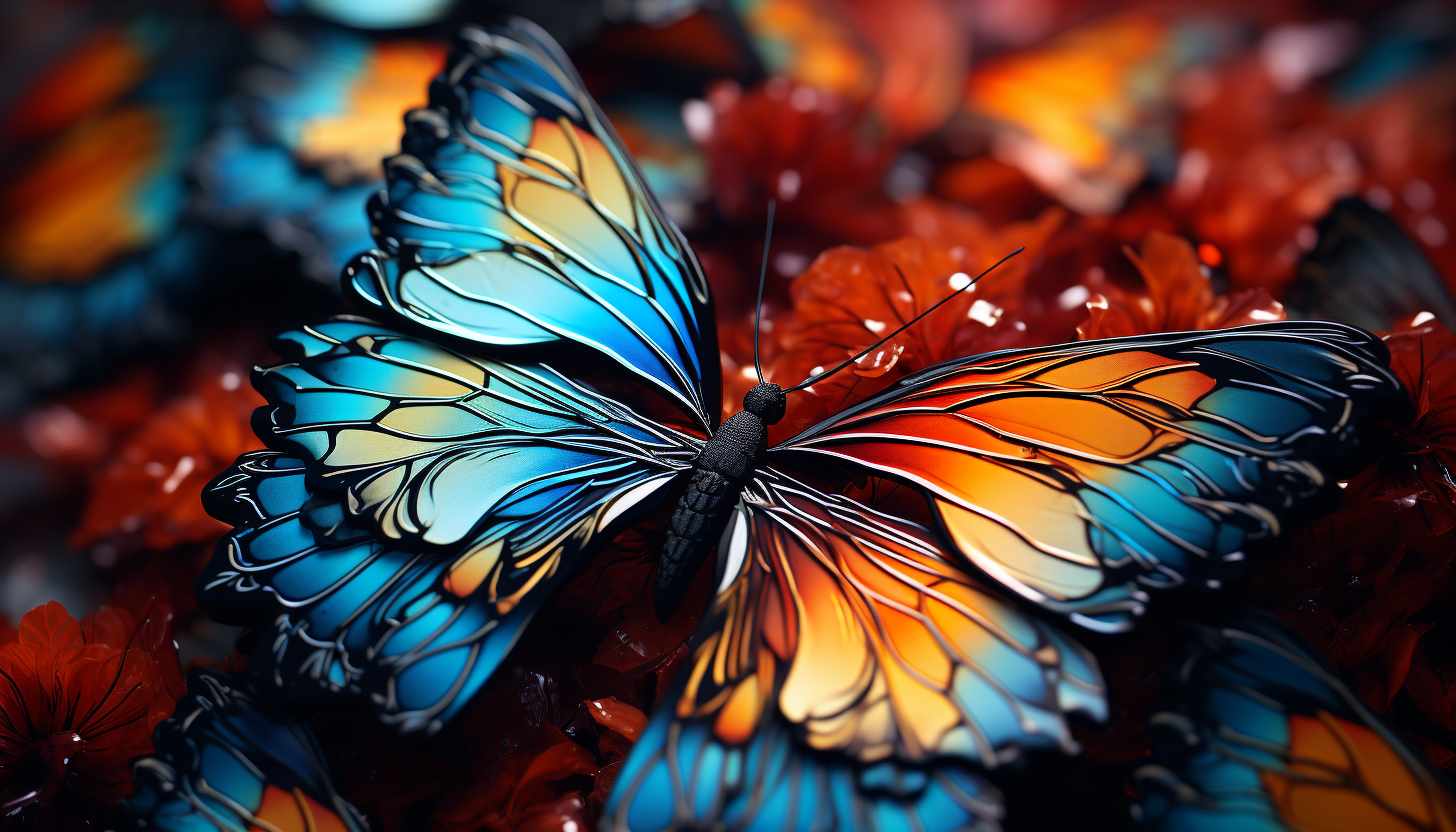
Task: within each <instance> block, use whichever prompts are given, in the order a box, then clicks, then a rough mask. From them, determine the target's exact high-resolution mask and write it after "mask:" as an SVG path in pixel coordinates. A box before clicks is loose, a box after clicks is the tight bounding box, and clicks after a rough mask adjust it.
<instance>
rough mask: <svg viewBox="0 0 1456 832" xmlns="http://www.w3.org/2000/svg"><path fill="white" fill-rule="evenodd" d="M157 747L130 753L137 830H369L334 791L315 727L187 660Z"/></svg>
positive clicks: (129, 804)
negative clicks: (183, 688) (183, 687)
mask: <svg viewBox="0 0 1456 832" xmlns="http://www.w3.org/2000/svg"><path fill="white" fill-rule="evenodd" d="M153 746H154V748H155V751H154V753H152V754H149V755H147V756H145V757H140V758H138V759H137V760H135V761H133V763H132V771H133V773H134V775H135V777H136V789H135V791H134V792H133V793H132V796H131V797H129V798H127V800H126V801H125V802H124V803H123V804H122V814H123V815H124V816H125V817H126V818H127V819H128V820H129V821H131V826H130V827H128V828H134V829H138V830H142V829H147V830H151V829H159V830H163V832H253V830H257V829H300V830H303V829H306V830H310V832H366V830H367V829H368V825H367V824H366V823H365V822H364V819H363V817H362V816H361V815H360V814H359V812H358V810H357V809H355V808H354V807H353V806H351V805H349V803H348V802H347V801H345V800H344V799H343V798H342V797H340V796H339V795H338V793H337V792H335V791H334V786H333V783H332V782H331V781H330V779H329V774H328V769H327V766H326V765H325V763H324V755H323V752H322V751H321V750H320V749H319V747H318V743H317V742H316V741H315V740H314V738H313V734H312V733H311V732H310V731H309V730H308V728H307V727H306V726H305V725H303V724H302V723H300V722H298V721H296V720H294V719H291V718H290V717H288V716H287V715H285V714H284V713H282V712H281V711H279V710H278V709H277V708H275V707H273V706H272V705H270V704H269V703H268V702H266V701H265V700H263V699H260V698H259V697H258V696H257V694H256V693H255V692H254V691H253V689H252V687H251V686H250V685H248V684H247V683H246V682H245V681H243V680H240V679H234V678H231V677H229V676H226V675H224V674H221V673H215V672H212V671H209V670H194V671H193V672H192V675H191V676H190V677H189V678H188V680H187V695H186V696H184V697H182V699H180V700H178V702H177V710H176V712H175V714H174V715H173V716H172V717H171V718H170V719H168V720H166V721H165V722H163V723H162V724H160V725H158V726H157V730H156V732H155V734H154V737H153Z"/></svg>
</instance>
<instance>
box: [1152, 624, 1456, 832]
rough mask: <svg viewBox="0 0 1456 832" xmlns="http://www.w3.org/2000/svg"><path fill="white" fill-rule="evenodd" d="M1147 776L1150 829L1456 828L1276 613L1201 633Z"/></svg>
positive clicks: (1451, 815) (1402, 752)
mask: <svg viewBox="0 0 1456 832" xmlns="http://www.w3.org/2000/svg"><path fill="white" fill-rule="evenodd" d="M1192 630H1193V634H1192V638H1190V639H1189V643H1188V644H1187V646H1186V647H1185V648H1184V650H1183V652H1182V653H1181V655H1180V656H1178V657H1177V658H1176V659H1175V661H1174V663H1173V665H1172V669H1171V671H1170V678H1169V679H1168V681H1167V683H1166V690H1165V692H1164V694H1165V699H1166V700H1167V701H1168V704H1169V707H1168V708H1167V710H1164V711H1162V712H1160V713H1158V714H1156V715H1154V716H1153V718H1152V720H1151V722H1150V728H1151V729H1152V733H1153V740H1154V741H1153V755H1152V759H1151V761H1150V762H1149V763H1147V764H1146V765H1144V766H1142V767H1141V768H1140V769H1139V770H1138V771H1137V773H1136V779H1137V781H1138V783H1139V786H1140V789H1141V791H1142V792H1143V797H1142V800H1141V802H1140V804H1139V805H1138V811H1137V815H1139V816H1140V821H1141V823H1140V828H1144V829H1149V830H1156V832H1235V831H1236V830H1237V832H1244V830H1248V831H1249V832H1294V830H1305V829H1320V830H1325V832H1360V831H1361V830H1373V829H1391V830H1395V829H1399V830H1407V832H1436V830H1447V829H1453V828H1456V799H1453V797H1452V794H1451V793H1450V791H1449V785H1447V784H1444V783H1442V782H1441V777H1440V775H1439V774H1438V773H1435V772H1433V771H1431V770H1430V769H1429V768H1428V767H1427V766H1426V764H1425V762H1424V761H1423V759H1422V756H1423V755H1420V754H1419V753H1417V752H1415V751H1413V750H1411V749H1410V748H1408V747H1407V746H1406V745H1405V744H1404V742H1402V741H1401V739H1400V737H1398V736H1397V735H1396V734H1395V733H1394V732H1393V731H1391V730H1390V728H1388V727H1387V726H1385V725H1384V724H1382V723H1381V721H1380V720H1379V719H1378V718H1377V717H1376V716H1375V715H1374V714H1372V713H1371V712H1370V711H1369V710H1368V709H1366V707H1365V706H1364V705H1363V704H1362V703H1361V702H1360V700H1359V699H1358V698H1356V697H1355V695H1354V694H1352V693H1351V692H1350V690H1349V689H1348V688H1347V687H1345V685H1344V684H1342V683H1341V682H1340V680H1339V679H1338V678H1337V677H1336V676H1335V675H1334V674H1333V673H1332V672H1331V671H1330V669H1329V668H1328V667H1327V666H1325V664H1324V662H1322V661H1320V660H1319V659H1318V658H1317V657H1315V656H1314V655H1313V654H1312V653H1311V652H1310V651H1309V649H1308V647H1306V646H1305V645H1304V644H1303V643H1302V642H1301V640H1300V639H1299V637H1298V636H1297V635H1295V634H1294V633H1293V631H1291V630H1290V629H1289V628H1288V627H1287V626H1285V625H1284V624H1283V623H1282V622H1280V621H1279V620H1278V619H1276V618H1274V617H1273V616H1270V615H1268V614H1266V613H1259V612H1249V613H1245V614H1244V615H1243V616H1241V617H1239V618H1238V619H1235V620H1234V621H1233V622H1232V623H1230V624H1229V625H1226V626H1222V627H1207V626H1197V627H1193V628H1192Z"/></svg>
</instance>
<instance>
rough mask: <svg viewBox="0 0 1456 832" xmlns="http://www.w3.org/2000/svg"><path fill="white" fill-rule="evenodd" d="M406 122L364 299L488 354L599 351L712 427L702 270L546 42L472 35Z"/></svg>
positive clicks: (376, 205) (375, 213)
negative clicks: (518, 349) (555, 347)
mask: <svg viewBox="0 0 1456 832" xmlns="http://www.w3.org/2000/svg"><path fill="white" fill-rule="evenodd" d="M406 122H407V133H406V135H405V139H404V145H403V150H404V152H403V153H402V154H401V155H399V156H396V157H394V158H392V159H390V160H388V162H387V163H386V166H385V167H386V173H387V176H388V180H389V185H388V188H387V190H385V191H383V192H381V194H380V195H379V196H378V198H377V199H375V200H373V201H371V203H370V206H369V215H370V220H371V222H372V223H373V225H374V227H375V238H376V240H377V241H378V243H379V245H380V247H381V248H382V249H384V252H385V253H386V254H387V255H388V256H387V257H384V258H381V257H379V256H377V255H366V256H365V257H363V258H362V259H361V260H359V261H357V262H356V263H354V264H353V265H351V266H350V267H349V268H347V269H346V270H345V283H346V285H347V286H348V287H350V288H351V289H352V291H353V293H354V294H355V295H357V296H358V297H359V298H360V299H362V300H363V301H364V302H365V303H368V304H371V305H373V306H376V307H379V308H381V309H386V310H389V311H390V312H392V313H393V314H395V315H397V316H400V317H403V318H405V319H408V320H410V321H413V322H414V323H416V324H420V325H423V326H426V327H429V328H431V329H434V330H436V331H439V332H444V333H448V334H450V335H453V336H457V337H460V338H464V339H467V340H469V341H473V342H477V343H482V344H490V345H493V346H515V345H525V344H550V343H557V342H574V343H577V344H582V345H585V346H587V347H590V348H592V349H594V350H596V351H598V352H600V353H603V354H605V355H607V356H609V357H610V358H611V359H613V360H615V361H616V362H617V363H618V364H620V365H621V366H622V367H623V368H625V369H627V370H629V371H630V372H632V373H635V374H637V375H638V376H640V377H641V378H642V379H643V380H644V381H646V382H648V383H650V384H651V385H653V386H654V387H655V388H657V389H658V390H659V391H661V392H663V393H664V394H666V395H667V396H668V397H669V398H670V399H672V400H673V401H675V402H676V403H678V404H679V405H680V406H681V407H683V408H684V409H685V410H686V411H687V412H688V413H690V414H692V415H694V416H695V417H696V418H697V419H698V421H699V422H700V423H701V425H702V426H703V427H705V428H706V427H708V426H710V425H712V424H714V423H715V418H714V417H715V416H716V414H717V413H718V400H717V399H718V395H719V394H718V352H717V343H716V334H715V332H714V330H713V320H712V312H711V309H710V308H709V295H708V288H707V282H706V281H705V280H704V278H703V274H702V270H701V269H700V268H699V266H698V263H697V261H696V259H695V258H694V256H693V253H692V250H691V249H690V248H689V247H688V245H687V242H686V241H685V240H684V239H683V237H682V234H681V233H680V232H679V231H678V230H677V229H676V228H675V227H674V226H673V224H672V222H671V221H670V220H668V219H667V217H666V216H665V215H664V214H663V212H662V210H661V208H660V207H659V206H658V204H657V201H656V200H655V199H654V198H653V197H652V195H651V194H650V192H649V191H648V190H647V187H646V185H645V184H644V182H643V178H642V174H641V172H640V171H639V170H638V168H637V166H636V164H635V163H634V162H633V161H632V158H631V156H630V155H629V154H628V153H627V151H626V149H625V148H624V147H623V146H622V144H621V142H620V140H619V139H618V138H617V136H616V133H615V132H614V131H613V130H612V128H611V126H610V125H609V124H608V123H607V121H606V118H605V117H604V116H603V115H602V114H601V111H600V109H598V108H597V106H596V104H595V103H594V102H593V101H592V99H591V97H590V96H589V95H587V93H586V91H585V90H584V89H583V87H582V83H581V79H580V78H579V77H577V75H576V72H575V70H574V69H572V68H571V64H570V62H569V61H568V60H567V58H566V56H565V55H564V53H562V52H561V50H560V48H559V47H558V46H557V45H556V44H555V43H554V42H553V41H552V40H551V39H550V37H549V36H548V35H546V34H545V32H543V31H542V30H541V29H539V28H538V27H536V26H535V25H534V24H531V23H529V22H526V21H516V22H514V23H512V24H511V25H510V26H509V27H505V28H498V29H493V30H491V31H485V30H481V29H475V28H468V29H466V30H465V31H464V32H463V33H462V34H461V36H460V38H459V39H458V41H457V43H456V46H455V52H454V54H453V56H452V57H451V59H450V61H449V62H448V63H447V69H446V72H445V74H444V75H442V76H440V78H439V79H437V80H436V81H435V83H434V85H433V86H432V87H431V91H430V107H429V108H427V109H422V110H415V111H413V112H412V113H410V114H409V115H408V116H407V117H406Z"/></svg>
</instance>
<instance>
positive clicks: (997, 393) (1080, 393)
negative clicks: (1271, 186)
mask: <svg viewBox="0 0 1456 832" xmlns="http://www.w3.org/2000/svg"><path fill="white" fill-rule="evenodd" d="M1387 361H1388V355H1387V353H1386V351H1385V347H1384V345H1383V344H1382V343H1381V342H1380V341H1379V340H1378V339H1376V338H1375V337H1374V336H1371V335H1369V334H1368V333H1365V332H1361V331H1359V330H1355V329H1351V328H1348V327H1343V326H1340V325H1338V324H1317V323H1281V324H1270V325H1260V326H1251V327H1240V328H1237V329H1230V330H1221V331H1218V332H1211V333H1192V334H1187V333H1185V334H1172V335H1155V336H1144V337H1136V338H1123V339H1115V340H1107V341H1090V342H1085V343H1080V344H1071V345H1067V346H1060V347H1051V348H1046V349H1036V350H1025V351H1016V352H1006V353H993V354H990V355H986V356H980V357H977V358H972V359H967V360H965V361H959V362H953V363H949V364H943V365H940V366H938V367H935V368H932V369H930V370H927V371H925V372H923V373H920V374H918V375H916V376H912V377H910V378H907V379H905V380H904V381H903V382H901V383H899V384H897V385H896V386H895V387H893V388H891V389H890V390H888V391H886V392H885V393H884V394H881V395H880V396H877V397H875V398H874V399H871V400H870V401H867V402H865V403H864V404H862V405H860V406H859V407H856V408H854V409H852V410H850V411H848V412H846V413H843V414H841V415H839V416H836V417H834V418H832V419H830V420H829V421H827V422H824V423H822V424H820V425H818V426H816V427H813V428H811V429H809V430H808V431H806V432H804V433H803V434H801V435H799V436H797V437H795V438H794V439H792V440H790V441H789V442H786V443H784V444H783V445H782V446H780V447H779V448H777V449H775V453H773V454H771V458H773V457H777V458H779V459H775V460H773V461H776V462H777V461H783V462H788V461H790V460H788V459H783V457H784V456H785V452H789V451H792V452H808V453H812V454H820V455H825V456H828V457H832V458H833V459H836V460H840V461H843V462H847V463H852V464H854V465H856V466H860V465H862V466H866V467H868V468H869V469H871V470H873V471H875V472H876V473H878V474H881V475H885V476H889V477H891V478H895V479H899V480H902V481H906V482H909V483H911V484H913V485H915V486H917V487H919V488H920V489H922V490H923V491H924V492H925V493H926V494H927V496H928V497H929V498H930V500H931V503H932V505H933V507H934V509H935V511H936V513H937V515H938V517H939V520H940V522H941V524H942V526H943V528H944V531H945V532H946V536H947V537H948V538H949V540H950V541H952V542H953V543H954V548H955V549H956V550H957V551H959V552H960V554H961V555H963V556H964V557H965V558H967V559H968V560H969V561H970V562H971V563H974V564H975V565H976V566H977V567H979V568H980V569H981V570H983V571H984V572H985V573H986V574H988V575H990V576H992V577H993V578H995V579H996V580H998V581H1000V582H1001V583H1002V584H1004V585H1005V586H1007V587H1008V588H1010V589H1012V590H1015V591H1016V592H1018V593H1020V594H1021V595H1023V596H1025V597H1027V598H1030V599H1031V600H1033V601H1035V602H1037V603H1039V604H1041V605H1043V606H1045V607H1048V608H1050V609H1053V610H1057V611H1059V612H1063V613H1066V614H1069V615H1071V616H1072V617H1073V618H1074V620H1076V621H1077V622H1079V623H1081V624H1082V625H1084V626H1088V627H1091V628H1093V629H1098V630H1119V629H1125V628H1127V627H1129V626H1130V625H1131V621H1132V616H1133V615H1135V614H1137V613H1139V612H1141V611H1142V609H1143V605H1144V604H1145V602H1146V601H1147V598H1148V596H1147V594H1146V593H1145V592H1144V589H1146V588H1167V587H1175V586H1179V585H1183V584H1189V583H1191V584H1195V585H1202V586H1209V587H1216V586H1218V585H1219V584H1220V583H1221V582H1222V581H1224V580H1227V579H1228V578H1229V577H1230V576H1232V575H1234V574H1236V572H1237V571H1238V568H1239V565H1240V564H1239V561H1242V560H1243V559H1244V557H1245V555H1246V550H1247V549H1248V547H1251V546H1254V545H1257V544H1259V543H1261V542H1264V541H1268V540H1270V539H1273V538H1275V537H1276V536H1278V535H1279V534H1280V533H1281V532H1283V531H1284V530H1285V528H1286V527H1287V526H1288V524H1289V523H1290V521H1291V520H1294V519H1297V518H1299V517H1301V516H1306V515H1308V514H1309V513H1310V512H1311V511H1315V510H1318V509H1319V508H1322V507H1323V506H1324V504H1325V503H1326V502H1327V501H1328V500H1329V499H1331V498H1332V497H1333V495H1334V494H1336V493H1337V490H1336V487H1335V478H1336V476H1338V475H1339V474H1341V473H1350V472H1353V471H1354V470H1358V467H1359V466H1360V465H1362V464H1363V463H1364V462H1365V461H1366V460H1367V459H1368V458H1369V456H1370V447H1369V432H1368V431H1364V430H1362V429H1361V428H1362V425H1364V424H1365V423H1367V422H1370V421H1372V420H1373V419H1376V418H1380V417H1390V416H1393V415H1394V414H1393V413H1391V412H1389V411H1390V409H1391V408H1395V407H1398V406H1399V403H1400V401H1401V397H1400V385H1399V382H1398V381H1396V379H1395V378H1394V377H1393V376H1392V375H1391V374H1390V373H1389V371H1388V370H1387V369H1386V364H1387Z"/></svg>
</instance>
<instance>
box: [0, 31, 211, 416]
mask: <svg viewBox="0 0 1456 832" xmlns="http://www.w3.org/2000/svg"><path fill="white" fill-rule="evenodd" d="M175 11H176V13H175V14H162V13H161V12H159V11H158V10H156V9H151V10H148V11H145V12H143V13H138V12H136V11H133V12H132V13H131V14H130V15H125V16H122V15H117V16H114V17H113V18H112V19H110V20H108V21H107V22H104V23H102V24H98V25H96V26H94V28H93V30H92V31H91V32H90V33H89V34H87V35H86V36H85V37H82V38H81V39H80V40H79V42H77V43H76V44H74V45H73V46H72V47H71V48H69V49H68V50H67V51H65V52H64V53H63V54H62V55H60V56H59V57H58V58H57V59H56V60H55V61H54V63H53V64H52V65H51V66H49V67H48V68H47V69H46V70H45V71H43V72H41V73H39V75H38V77H37V78H34V79H32V80H31V82H30V86H29V88H28V89H27V90H25V91H24V92H23V93H22V94H21V96H20V98H19V101H18V102H17V103H16V104H15V105H14V107H13V108H12V109H11V110H9V111H8V112H7V113H6V114H5V119H4V123H5V127H4V129H3V131H0V148H3V149H4V150H6V151H7V152H6V155H5V157H4V159H3V162H4V164H5V165H6V166H7V168H8V169H9V170H11V171H12V172H14V175H13V176H11V177H9V178H7V181H6V183H5V185H4V187H3V189H0V328H3V330H4V331H5V333H6V337H5V338H4V339H3V340H0V413H3V412H5V411H8V410H13V409H16V408H18V407H21V406H23V405H24V404H25V403H26V401H27V399H28V398H29V397H30V396H31V394H32V393H35V392H38V391H45V390H52V389H55V388H58V387H61V386H63V385H66V384H69V383H71V382H73V381H76V380H77V378H78V376H83V375H85V374H87V373H88V372H89V373H99V372H100V371H104V370H105V369H106V368H109V367H111V366H114V363H115V362H116V361H118V360H120V359H121V358H123V357H125V356H127V355H130V354H132V352H133V351H134V350H135V349H136V348H138V347H140V346H143V345H147V344H157V343H166V342H169V341H176V340H177V339H178V338H179V337H180V336H181V335H182V334H183V333H185V332H186V328H187V327H186V322H185V321H184V320H183V316H182V313H183V312H184V311H185V310H186V309H187V308H188V307H189V306H190V305H191V303H192V302H193V301H194V300H195V298H196V297H197V296H198V295H199V294H201V290H202V286H201V285H200V284H202V283H203V280H202V279H201V278H200V276H203V275H208V274H209V273H210V270H209V269H208V268H206V267H205V265H204V264H206V263H207V262H208V261H207V259H206V258H207V254H208V252H209V250H210V244H211V242H212V240H211V238H210V237H209V235H208V234H207V233H206V231H205V230H204V229H201V228H199V227H198V226H197V225H196V224H194V223H190V222H188V221H187V218H186V213H185V208H186V204H187V180H186V169H187V166H188V164H190V162H191V160H192V155H193V153H194V152H195V151H196V149H197V147H198V145H199V144H200V143H201V141H202V139H203V137H204V135H205V133H206V130H207V125H208V120H209V117H210V114H209V107H210V101H211V98H212V96H213V95H214V94H215V92H216V88H217V86H218V82H219V80H220V78H221V76H222V74H223V71H224V69H225V68H226V66H227V63H228V60H227V58H228V55H229V52H230V50H229V49H228V46H229V45H230V40H229V38H228V32H227V31H226V30H225V29H224V28H223V27H222V26H221V25H220V24H219V23H218V21H216V20H215V19H213V18H212V17H211V16H210V15H208V14H207V13H206V11H205V10H201V9H196V8H191V7H189V8H187V9H185V10H181V9H179V10H175ZM108 17H111V16H108Z"/></svg>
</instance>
